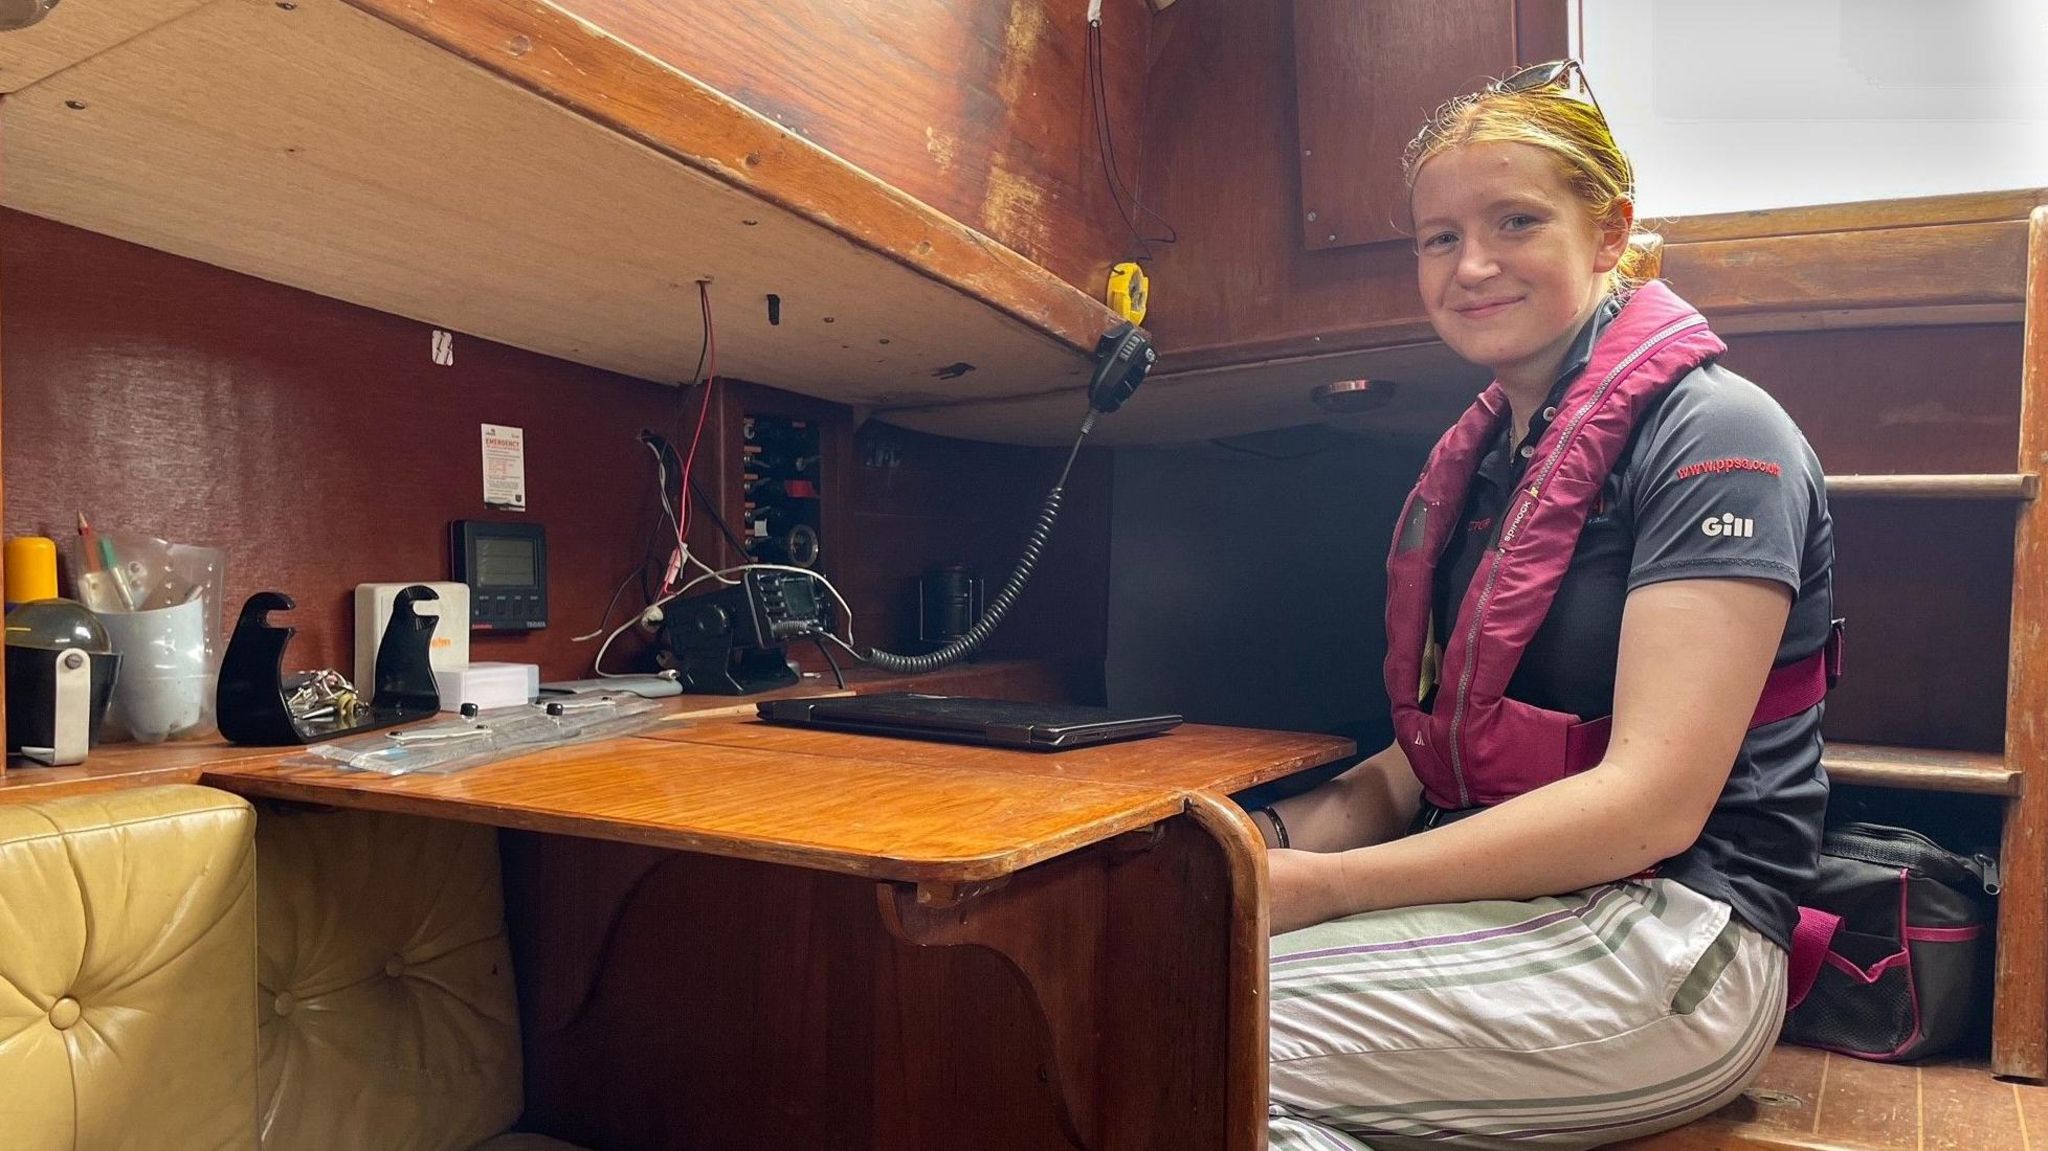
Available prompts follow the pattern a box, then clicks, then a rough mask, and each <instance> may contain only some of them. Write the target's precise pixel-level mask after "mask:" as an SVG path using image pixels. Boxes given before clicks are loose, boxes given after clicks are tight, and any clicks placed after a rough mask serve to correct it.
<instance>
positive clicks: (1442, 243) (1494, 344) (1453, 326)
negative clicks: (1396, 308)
mask: <svg viewBox="0 0 2048 1151" xmlns="http://www.w3.org/2000/svg"><path fill="white" fill-rule="evenodd" d="M1411 203H1412V205H1413V208H1414V212H1415V244H1416V273H1417V279H1418V282H1419V284H1420V286H1421V290H1422V302H1423V306H1424V307H1425V308H1427V309H1428V311H1429V322H1430V323H1431V324H1432V325H1434V326H1435V328H1436V331H1437V335H1439V336H1441V337H1442V338H1443V341H1444V343H1446V344H1448V345H1450V348H1451V350H1452V351H1454V352H1456V353H1458V354H1459V355H1460V356H1463V357H1464V358H1465V359H1467V360H1470V361H1471V362H1472V363H1475V364H1478V365H1480V366H1482V367H1487V368H1491V369H1493V371H1494V374H1495V375H1496V376H1498V377H1500V378H1501V379H1502V380H1503V381H1516V382H1522V383H1526V384H1529V385H1533V386H1541V387H1548V386H1549V384H1550V381H1549V380H1548V379H1544V378H1540V377H1542V376H1543V375H1545V374H1546V373H1551V372H1554V371H1555V370H1556V367H1557V365H1558V363H1559V362H1561V361H1562V358H1563V355H1564V350H1565V349H1566V348H1567V347H1568V346H1570V344H1571V341H1572V337H1574V336H1575V335H1577V334H1578V329H1579V325H1580V323H1581V322H1582V321H1583V319H1584V317H1585V316H1586V315H1587V314H1588V312H1589V311H1590V309H1591V308H1592V307H1593V305H1594V304H1595V303H1596V302H1597V301H1598V300H1599V299H1600V298H1601V296H1602V295H1603V294H1604V292H1605V291H1606V282H1607V280H1606V277H1607V273H1608V272H1609V271H1610V270H1612V269H1613V267H1614V265H1615V264H1616V262H1618V261H1619V260H1620V258H1621V254H1622V252H1623V250H1624V249H1625V248H1626V247H1627V244H1628V228H1627V225H1626V224H1623V225H1621V226H1620V227H1618V228H1605V229H1603V228H1601V227H1600V226H1599V225H1598V224H1596V223H1595V222H1594V220H1593V218H1592V216H1591V214H1590V213H1588V212H1587V210H1586V208H1585V206H1584V205H1583V204H1582V203H1581V202H1580V201H1579V199H1578V198H1577V197H1576V196H1574V195H1573V194H1572V191H1571V188H1570V187H1569V186H1568V185H1566V183H1565V180H1564V175H1563V173H1562V172H1560V171H1559V170H1558V164H1557V162H1556V161H1555V160H1553V159H1552V158H1551V156H1550V154H1549V153H1547V152H1545V151H1544V150H1543V149H1541V148H1538V147H1536V146H1535V145H1533V144H1521V143H1513V142H1488V143H1477V144H1463V145H1460V146H1458V147H1455V148H1451V149H1449V150H1448V151H1445V152H1441V153H1439V154H1437V155H1436V156H1433V157H1431V158H1430V159H1429V161H1428V162H1427V163H1425V164H1423V166H1422V169H1421V171H1419V172H1417V173H1416V177H1415V189H1414V194H1413V198H1412V201H1411ZM1524 377H1527V378H1524Z"/></svg>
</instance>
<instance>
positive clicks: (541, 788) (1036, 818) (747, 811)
mask: <svg viewBox="0 0 2048 1151" xmlns="http://www.w3.org/2000/svg"><path fill="white" fill-rule="evenodd" d="M1350 747H1351V745H1350V744H1349V743H1348V742H1347V741H1344V740H1340V739H1335V738H1331V737H1327V736H1309V735H1300V734H1296V733H1288V732H1259V731H1245V730H1239V729H1231V728H1213V727H1202V726H1197V725H1190V726H1187V727H1183V728H1180V729H1177V730H1176V731H1174V732H1170V733H1168V734H1166V735H1161V736H1154V737H1151V738H1149V739H1145V740H1137V741H1130V742H1125V743H1118V744H1106V745H1103V746H1101V747H1096V748H1087V749H1081V750H1076V751H1070V752H1062V753H1059V754H1057V755H1044V754H1041V753H1034V752H1022V751H1003V750H999V749H994V748H977V747H966V746H954V745H950V744H927V743H912V742H907V741H897V740H882V739H876V738H873V737H865V736H853V735H840V734H836V733H828V732H811V731H797V730H790V729H779V728H770V727H767V726H765V725H761V724H756V723H749V722H739V721H733V720H708V721H707V720H683V721H677V722H676V726H674V727H670V728H662V729H656V731H655V733H654V734H651V735H644V736H639V737H633V738H626V739H615V740H608V741H604V742H601V743H595V744H590V745H588V746H583V747H575V748H562V749H557V750H554V751H547V752H541V753H537V754H534V755H528V756H522V757H519V758H517V759H511V760H505V761H501V762H498V763H490V764H484V765H482V766H479V767H473V768H469V769H467V770H465V771H460V772H456V773H454V774H451V775H424V774H419V775H409V776H395V777H394V776H384V775H378V774H375V773H369V772H354V771H337V770H329V769H325V768H306V767H285V766H281V765H279V764H278V763H277V761H276V758H275V757H271V758H264V759H257V760H249V761H242V762H234V763H225V764H220V765H218V766H216V767H214V768H211V769H209V770H208V771H206V773H205V774H204V775H203V776H202V782H204V783H207V784H210V785H212V786H215V787H220V788H223V789H226V790H229V791H234V792H238V793H240V794H243V795H248V796H253V797H261V798H271V799H284V800H297V801H301V802H308V803H320V804H327V805H331V806H336V807H351V808H364V809H371V810H378V811H391V812H399V813H405V814H413V815H423V816H432V817H436V818H443V819H459V820H466V821H469V822H475V823H486V824H491V825H494V826H498V827H515V828H523V829H527V830H533V831H544V832H553V833H559V834H566V835H581V836H587V837H591V838H596V839H612V840H620V841H624V842H631V843H645V844H651V845H655V846H660V847H668V848H674V849H678V850H686V851H701V852H707V853H710V854H715V855H727V856H734V857H738V858H745V859H757V860H762V861H765V862H771V863H784V864H792V865H796V866H802V867H810V868H817V869H821V870H826V871H838V872H847V873H851V874H855V875H863V876H870V877H873V878H877V879H891V880H902V881H910V882H920V883H975V882H981V881H985V880H989V879H994V878H997V877H999V876H1003V875H1008V874H1010V873H1012V872H1014V871H1017V870H1019V869H1021V868H1024V867H1028V866H1030V865H1032V864H1034V863H1039V862H1043V861H1044V860H1047V859H1051V858H1054V857H1056V856H1059V855H1062V854H1065V853H1067V852H1069V851H1073V850H1075V849H1077V848H1080V847H1084V846H1087V845H1088V844H1091V843H1097V842H1100V841H1102V840H1105V839H1108V838H1111V837H1113V836H1115V835H1118V834H1120V833H1122V832H1126V831H1133V830H1137V829H1140V828H1144V827H1148V826H1150V825H1152V824H1153V823H1156V822H1158V821H1160V820H1162V819H1166V818H1169V817H1171V816H1174V815H1177V814H1179V813H1180V812H1181V811H1183V810H1184V809H1185V807H1186V804H1187V800H1188V796H1189V794H1190V793H1191V792H1193V791H1196V790H1204V789H1206V790H1226V789H1230V788H1234V787H1239V786H1243V785H1244V782H1245V781H1256V780H1258V779H1261V778H1270V777H1272V776H1274V775H1278V774H1284V773H1285V772H1287V771H1291V770H1299V769H1300V768H1303V767H1308V766H1313V765H1315V764H1318V763H1324V762H1328V761H1330V760H1331V759H1334V758H1337V757H1338V756H1341V755H1343V754H1346V753H1347V752H1348V751H1349V750H1350Z"/></svg>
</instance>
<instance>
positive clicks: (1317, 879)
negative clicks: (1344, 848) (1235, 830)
mask: <svg viewBox="0 0 2048 1151" xmlns="http://www.w3.org/2000/svg"><path fill="white" fill-rule="evenodd" d="M1343 860H1344V857H1343V856H1342V855H1341V854H1334V853H1328V852H1320V851H1290V850H1284V849H1280V848H1275V849H1273V850H1271V851H1268V852H1267V853H1266V903H1267V907H1268V912H1269V914H1270V915H1271V917H1272V926H1271V930H1272V933H1273V934H1274V935H1278V934H1280V933H1281V932H1283V931H1297V930H1299V929H1301V928H1304V927H1313V926H1315V925H1316V924H1318V923H1322V922H1324V921H1326V920H1331V919H1336V918H1338V917H1339V916H1343V915H1348V914H1350V913H1351V912H1352V911H1353V910H1354V908H1352V907H1350V906H1348V901H1347V900H1346V898H1345V892H1344V884H1343V873H1344V867H1343Z"/></svg>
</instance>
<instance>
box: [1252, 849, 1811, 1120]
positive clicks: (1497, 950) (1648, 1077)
mask: <svg viewBox="0 0 2048 1151" xmlns="http://www.w3.org/2000/svg"><path fill="white" fill-rule="evenodd" d="M1784 1013H1785V953H1784V952H1783V951H1782V950H1780V949H1779V948H1778V947H1777V946H1776V945H1775V944H1773V943H1771V942H1770V941H1769V940H1767V939H1765V938H1764V937H1763V936H1761V935H1759V934H1757V932H1755V931H1754V930H1752V929H1751V928H1749V927H1748V926H1747V925H1745V924H1743V923H1742V922H1740V921H1739V920H1737V919H1735V918H1734V917H1733V915H1732V913H1731V912H1730V910H1729V908H1728V906H1727V905H1726V904H1724V903H1720V902H1718V901H1716V900H1712V899H1709V898H1707V897H1706V896H1703V895H1700V894H1699V893H1697V892H1695V891H1693V890H1691V889H1690V888H1687V887H1684V886H1682V885H1680V884H1678V883H1677V882H1675V881H1672V880H1668V879H1656V880H1649V881H1647V882H1643V881H1635V880H1631V881H1627V882H1623V883H1612V884H1606V885H1604V886H1601V887H1595V888H1590V889H1588V890H1585V891H1581V892H1576V893H1573V894H1570V895H1563V896H1556V897H1551V898H1545V899H1535V900H1529V901H1527V902H1508V901H1496V902H1480V903H1466V904H1455V905H1441V906H1431V907H1409V908H1400V909H1397V910H1393V911H1383V912H1371V913H1367V914H1364V915H1355V916H1351V917H1349V918H1346V919H1338V920H1333V921H1331V922H1329V923H1324V924H1319V925H1317V926H1315V927H1310V928H1306V929H1304V930H1301V931H1294V932H1289V933H1288V934H1285V935H1281V936H1277V937H1275V938H1274V940H1273V943H1272V1095H1271V1099H1272V1103H1271V1108H1270V1117H1269V1119H1268V1127H1267V1130H1268V1137H1269V1141H1270V1148H1271V1151H1361V1149H1363V1151H1398V1149H1401V1148H1410V1147H1413V1148H1422V1147H1431V1148H1444V1147H1475V1148H1523V1147H1531V1146H1537V1147H1546V1148H1585V1147H1593V1146H1597V1145H1599V1144H1602V1143H1610V1142H1614V1141H1616V1140H1621V1139H1629V1138H1634V1137H1637V1136H1641V1135H1648V1134H1652V1133H1655V1132H1658V1131H1663V1130H1667V1129H1669V1128H1672V1127H1676V1126H1678V1125H1680V1124H1682V1123H1686V1122H1689V1121H1691V1120H1693V1119H1696V1118H1699V1117H1700V1116H1702V1115H1706V1114H1708V1113H1709V1112H1712V1111H1714V1110H1716V1109H1718V1108H1719V1107H1721V1106H1722V1105H1723V1104H1725V1103H1727V1102H1728V1101H1729V1100H1731V1099H1733V1098H1734V1097H1735V1096H1736V1095H1738V1094H1740V1093H1741V1091H1742V1089H1743V1088H1744V1087H1745V1086H1747V1085H1748V1083H1749V1081H1750V1080H1751V1079H1752V1078H1753V1077H1754V1076H1755V1075H1756V1073H1757V1072H1758V1071H1759V1070H1760V1069H1761V1068H1762V1066H1763V1060H1764V1057H1765V1056H1766V1055H1767V1054H1768V1053H1769V1052H1770V1049H1771V1045H1772V1044H1773V1043H1775V1042H1776V1041H1777V1036H1778V1028H1779V1025H1780V1024H1781V1023H1782V1022H1783V1020H1784Z"/></svg>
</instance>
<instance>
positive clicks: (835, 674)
mask: <svg viewBox="0 0 2048 1151" xmlns="http://www.w3.org/2000/svg"><path fill="white" fill-rule="evenodd" d="M811 642H812V643H815V644H817V645H818V654H819V655H822V656H824V657H825V664H826V666H827V667H830V668H831V669H832V679H833V681H834V682H836V683H838V684H839V690H841V691H845V690H846V674H845V673H844V672H842V671H840V670H839V661H838V660H836V659H833V658H832V649H831V648H829V647H826V646H825V641H824V640H823V639H822V638H820V637H819V635H818V633H816V632H812V633H811Z"/></svg>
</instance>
